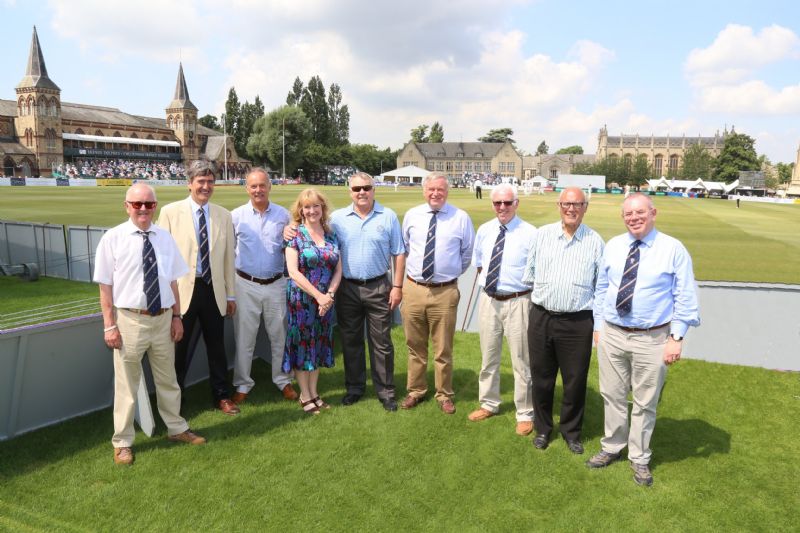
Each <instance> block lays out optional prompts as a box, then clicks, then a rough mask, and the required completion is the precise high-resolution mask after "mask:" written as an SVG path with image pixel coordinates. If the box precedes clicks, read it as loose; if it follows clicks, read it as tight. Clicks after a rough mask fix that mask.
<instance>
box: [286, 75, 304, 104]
mask: <svg viewBox="0 0 800 533" xmlns="http://www.w3.org/2000/svg"><path fill="white" fill-rule="evenodd" d="M302 97H303V82H302V81H300V76H298V77H296V78H295V79H294V83H293V84H292V90H291V91H289V94H288V95H286V104H287V105H298V104H299V103H300V98H302Z"/></svg>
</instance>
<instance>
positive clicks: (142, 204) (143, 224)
mask: <svg viewBox="0 0 800 533" xmlns="http://www.w3.org/2000/svg"><path fill="white" fill-rule="evenodd" d="M156 205H157V202H156V191H155V190H154V189H153V188H152V187H151V186H149V185H147V184H146V183H134V184H133V185H131V187H130V188H129V189H128V191H127V192H126V193H125V211H127V213H128V217H129V218H130V219H131V222H133V224H134V225H135V226H136V227H137V228H139V229H140V230H143V231H147V230H148V229H150V224H151V223H152V222H153V214H155V212H156Z"/></svg>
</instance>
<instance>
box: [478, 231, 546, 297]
mask: <svg viewBox="0 0 800 533" xmlns="http://www.w3.org/2000/svg"><path fill="white" fill-rule="evenodd" d="M505 226H506V239H505V245H504V246H503V258H502V261H501V263H500V277H499V278H498V281H497V294H499V295H502V294H509V293H513V292H523V291H527V290H530V288H531V284H530V283H526V282H524V281H522V278H523V276H524V274H525V265H526V264H527V263H528V252H530V249H531V247H532V246H533V242H534V240H535V238H536V228H535V227H533V226H532V225H530V224H528V223H527V222H525V221H524V220H522V219H521V218H519V217H518V216H516V215H515V216H514V218H512V219H511V220H510V221H509V222H508V224H506V225H505ZM499 233H500V221H499V220H497V217H495V218H493V219H492V220H490V221H489V222H486V223H485V224H483V225H481V227H480V228H478V233H477V234H476V235H475V252H474V253H473V254H472V264H473V265H474V266H475V267H478V268H480V269H481V274H480V277H479V278H478V285H480V286H481V287H485V286H486V273H487V272H488V271H489V263H490V262H491V261H492V250H493V248H494V244H495V242H496V241H497V235H498V234H499Z"/></svg>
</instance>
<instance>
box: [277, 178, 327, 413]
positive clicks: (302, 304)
mask: <svg viewBox="0 0 800 533" xmlns="http://www.w3.org/2000/svg"><path fill="white" fill-rule="evenodd" d="M291 215H292V219H293V222H294V224H299V225H298V226H297V233H296V234H295V236H294V237H293V238H292V239H290V240H288V241H287V242H286V251H285V252H286V269H287V271H288V272H289V282H288V283H287V284H286V295H287V299H288V313H287V317H288V328H287V333H286V347H285V349H284V352H283V371H284V372H287V373H288V372H291V371H292V370H294V373H295V377H296V378H297V383H298V385H300V405H301V406H302V407H303V411H305V412H306V413H309V414H319V410H320V409H325V408H329V407H330V406H329V405H328V404H327V403H325V402H324V401H323V400H322V399H321V398H320V397H319V393H318V392H317V381H318V379H319V367H321V366H322V367H328V368H329V367H332V366H333V328H332V324H331V321H332V319H333V298H334V294H335V293H336V289H337V288H338V287H339V282H340V281H341V279H342V263H341V260H340V257H339V244H338V241H337V239H336V234H334V233H333V230H332V229H331V228H330V226H329V225H328V217H329V215H330V205H329V204H328V200H327V199H326V198H325V196H323V195H322V194H321V193H320V192H319V191H317V190H315V189H306V190H304V191H303V192H301V193H300V195H299V196H298V197H297V200H296V201H295V203H294V205H293V206H292V210H291Z"/></svg>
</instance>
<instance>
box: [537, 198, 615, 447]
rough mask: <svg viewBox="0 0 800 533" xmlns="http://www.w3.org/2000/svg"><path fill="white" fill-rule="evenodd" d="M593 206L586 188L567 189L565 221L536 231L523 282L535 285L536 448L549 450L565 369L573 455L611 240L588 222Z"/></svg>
mask: <svg viewBox="0 0 800 533" xmlns="http://www.w3.org/2000/svg"><path fill="white" fill-rule="evenodd" d="M588 208H589V203H588V202H587V201H586V195H585V194H584V192H583V191H582V190H580V189H579V188H577V187H568V188H566V189H564V190H563V191H561V194H560V195H559V197H558V209H559V213H560V215H561V220H560V221H559V222H556V223H554V224H548V225H546V226H541V227H540V228H539V230H538V231H537V232H536V240H535V242H534V245H533V246H532V247H531V252H530V254H529V255H528V267H527V272H526V274H525V277H524V278H523V280H524V281H527V282H529V283H533V293H532V295H531V299H532V301H533V311H532V312H531V318H530V322H529V326H528V343H529V345H530V352H531V371H532V372H533V407H534V424H535V426H536V436H535V437H534V439H533V445H534V446H535V447H536V448H537V449H539V450H544V449H546V448H547V447H548V446H549V442H550V433H551V431H552V430H553V398H554V393H555V386H556V377H557V376H558V373H559V372H561V381H562V383H563V395H562V400H561V419H560V421H559V430H560V432H561V435H562V437H563V438H564V441H565V442H566V444H567V447H568V448H569V450H570V451H571V452H572V453H575V454H582V453H583V444H582V443H581V431H582V428H583V414H584V408H585V405H586V380H587V377H588V375H589V362H590V360H591V357H592V329H593V322H592V304H593V303H594V289H595V283H596V282H597V271H598V268H599V266H600V258H601V256H602V254H603V239H601V238H600V236H599V235H598V234H597V233H596V232H595V231H594V230H592V229H591V228H589V227H588V226H586V225H585V224H583V217H584V215H585V214H586V211H587V209H588Z"/></svg>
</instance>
